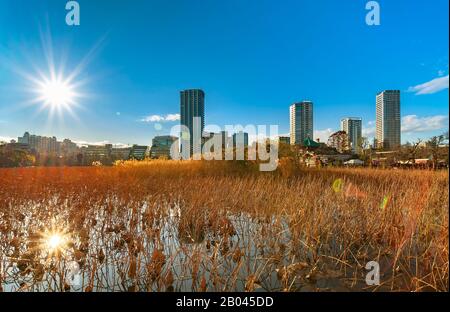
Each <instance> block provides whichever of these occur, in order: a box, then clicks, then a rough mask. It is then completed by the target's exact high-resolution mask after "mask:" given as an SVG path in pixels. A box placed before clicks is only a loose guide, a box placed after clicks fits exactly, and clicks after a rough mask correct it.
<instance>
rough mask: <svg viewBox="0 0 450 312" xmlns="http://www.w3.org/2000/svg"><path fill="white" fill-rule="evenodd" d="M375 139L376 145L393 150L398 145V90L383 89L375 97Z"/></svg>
mask: <svg viewBox="0 0 450 312" xmlns="http://www.w3.org/2000/svg"><path fill="white" fill-rule="evenodd" d="M376 99H377V100H376V110H377V118H376V139H377V145H378V146H377V147H378V148H383V149H386V150H393V149H396V148H398V147H399V146H400V142H401V134H400V133H401V128H400V127H401V125H400V91H399V90H385V91H382V92H380V93H378V94H377V98H376Z"/></svg>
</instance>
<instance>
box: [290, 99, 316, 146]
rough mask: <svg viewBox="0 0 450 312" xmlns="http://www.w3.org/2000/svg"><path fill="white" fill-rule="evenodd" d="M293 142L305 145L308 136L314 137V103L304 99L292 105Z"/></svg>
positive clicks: (293, 143)
mask: <svg viewBox="0 0 450 312" xmlns="http://www.w3.org/2000/svg"><path fill="white" fill-rule="evenodd" d="M290 119H291V120H290V124H291V140H290V141H291V144H292V145H297V144H300V145H303V144H304V141H305V140H306V139H307V138H310V139H312V138H313V131H314V130H313V129H314V127H313V103H312V102H311V101H302V102H299V103H294V104H292V105H291V107H290Z"/></svg>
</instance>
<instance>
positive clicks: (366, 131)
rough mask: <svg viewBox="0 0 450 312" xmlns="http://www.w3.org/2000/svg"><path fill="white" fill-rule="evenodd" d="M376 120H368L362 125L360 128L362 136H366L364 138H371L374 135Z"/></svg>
mask: <svg viewBox="0 0 450 312" xmlns="http://www.w3.org/2000/svg"><path fill="white" fill-rule="evenodd" d="M375 125H376V122H375V120H371V121H369V122H367V126H365V127H364V126H363V128H362V136H363V137H366V138H372V137H374V136H375V132H376V127H375Z"/></svg>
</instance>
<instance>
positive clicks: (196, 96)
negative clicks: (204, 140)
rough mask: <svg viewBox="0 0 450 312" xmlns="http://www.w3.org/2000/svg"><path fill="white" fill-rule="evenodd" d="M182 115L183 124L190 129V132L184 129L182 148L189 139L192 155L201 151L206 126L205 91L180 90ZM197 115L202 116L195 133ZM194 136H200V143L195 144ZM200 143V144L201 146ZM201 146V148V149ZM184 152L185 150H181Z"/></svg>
mask: <svg viewBox="0 0 450 312" xmlns="http://www.w3.org/2000/svg"><path fill="white" fill-rule="evenodd" d="M180 115H181V126H184V127H186V129H189V133H185V131H183V130H182V133H181V134H180V135H181V144H182V147H181V148H182V149H183V146H185V145H184V144H183V142H186V141H187V140H189V143H190V155H192V154H193V153H194V154H198V153H201V137H202V134H203V130H204V128H205V93H204V92H203V91H202V90H199V89H191V90H184V91H181V92H180ZM195 117H199V118H201V120H199V124H198V125H196V127H195V128H197V131H198V133H194V122H195V119H194V118H195ZM194 136H198V138H199V141H200V144H195V146H194V143H196V142H194V140H193V138H194ZM199 145H200V146H199ZM199 148H200V150H199ZM181 152H182V153H183V150H181Z"/></svg>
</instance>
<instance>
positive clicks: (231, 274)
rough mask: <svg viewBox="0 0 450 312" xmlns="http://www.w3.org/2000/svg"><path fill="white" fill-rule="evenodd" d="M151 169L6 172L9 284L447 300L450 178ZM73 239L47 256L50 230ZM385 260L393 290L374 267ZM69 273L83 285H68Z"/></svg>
mask: <svg viewBox="0 0 450 312" xmlns="http://www.w3.org/2000/svg"><path fill="white" fill-rule="evenodd" d="M257 168H258V167H257V166H256V165H255V164H254V163H243V162H242V163H241V162H225V161H222V162H220V161H217V162H198V161H184V162H176V161H150V162H127V163H124V164H121V165H119V166H115V167H86V168H24V169H0V242H1V246H0V251H1V253H0V261H1V267H2V268H3V270H2V271H1V272H2V273H1V275H0V285H2V287H3V289H4V290H7V291H13V290H34V291H55V290H56V291H64V290H84V291H103V290H108V291H165V290H176V291H178V290H188V291H191V290H192V291H206V290H208V291H212V290H215V291H233V290H248V291H252V290H255V289H257V288H263V289H265V290H276V291H278V290H282V291H297V290H302V291H316V290H343V291H345V290H353V291H355V290H356V291H362V290H369V291H376V290H382V291H391V290H392V291H448V274H449V272H448V238H449V232H448V213H449V209H448V172H447V171H439V172H434V171H406V170H405V171H404V170H375V169H373V170H372V169H345V168H342V169H339V168H335V169H310V170H304V169H300V168H297V167H296V166H294V165H293V164H292V163H291V162H290V161H288V160H282V161H281V162H280V167H279V169H278V170H277V171H276V172H273V173H262V172H258V171H257ZM51 227H56V228H58V229H61V230H64V231H65V233H66V234H67V236H68V241H70V243H69V244H67V246H65V247H64V250H62V251H61V252H60V253H58V254H55V253H54V254H51V253H49V252H48V251H46V250H44V249H43V248H38V247H37V246H39V244H38V243H37V242H39V240H42V234H41V233H42V232H43V231H44V229H45V228H47V229H48V228H51ZM372 260H374V261H378V262H379V263H380V268H381V285H379V286H370V287H369V286H367V285H366V284H365V276H366V274H367V270H366V269H365V268H364V267H365V264H366V263H367V262H369V261H372ZM70 261H75V262H76V263H77V264H78V265H79V266H80V270H81V271H80V272H81V278H82V283H81V286H79V287H78V288H77V287H76V285H68V283H67V281H66V277H67V274H68V273H67V272H68V270H67V267H68V264H69V263H70Z"/></svg>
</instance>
